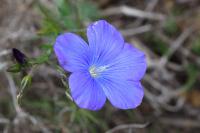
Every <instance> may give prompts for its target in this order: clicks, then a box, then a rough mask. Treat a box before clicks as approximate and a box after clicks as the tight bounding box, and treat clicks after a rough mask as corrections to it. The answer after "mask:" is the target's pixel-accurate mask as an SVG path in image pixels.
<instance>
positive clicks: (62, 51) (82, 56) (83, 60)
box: [54, 33, 89, 72]
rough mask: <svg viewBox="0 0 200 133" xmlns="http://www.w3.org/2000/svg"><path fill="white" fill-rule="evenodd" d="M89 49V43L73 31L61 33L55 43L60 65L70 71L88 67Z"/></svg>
mask: <svg viewBox="0 0 200 133" xmlns="http://www.w3.org/2000/svg"><path fill="white" fill-rule="evenodd" d="M88 49H89V47H88V45H87V43H86V42H85V41H84V40H83V39H81V38H80V37H79V36H77V35H75V34H73V33H65V34H62V35H59V36H58V37H57V39H56V42H55V44H54V51H55V53H56V56H57V58H58V61H59V63H60V65H61V66H62V67H63V68H64V69H65V70H67V71H70V72H74V71H78V70H83V69H87V67H88V64H89V63H88V58H89V56H88Z"/></svg>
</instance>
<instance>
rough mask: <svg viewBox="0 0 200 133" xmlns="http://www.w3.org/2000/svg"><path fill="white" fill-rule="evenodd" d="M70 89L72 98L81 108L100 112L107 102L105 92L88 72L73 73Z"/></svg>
mask: <svg viewBox="0 0 200 133" xmlns="http://www.w3.org/2000/svg"><path fill="white" fill-rule="evenodd" d="M69 87H70V90H71V94H72V98H73V99H74V101H75V103H76V104H77V105H78V106H79V107H80V108H85V109H89V110H99V109H101V108H102V106H103V105H104V103H105V101H106V96H105V94H104V92H103V90H102V89H101V88H100V86H99V85H98V84H97V82H96V81H95V80H94V79H93V78H91V76H90V75H89V73H88V72H75V73H72V74H71V76H70V78H69Z"/></svg>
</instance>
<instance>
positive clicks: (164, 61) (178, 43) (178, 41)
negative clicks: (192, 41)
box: [159, 27, 194, 68]
mask: <svg viewBox="0 0 200 133" xmlns="http://www.w3.org/2000/svg"><path fill="white" fill-rule="evenodd" d="M193 31H194V30H193V28H191V27H190V28H188V29H186V30H184V31H183V33H182V34H181V35H180V36H179V37H178V38H177V39H176V40H175V41H174V42H173V43H172V44H171V47H170V48H169V50H168V53H167V54H165V55H164V56H163V57H161V59H160V62H159V65H160V68H163V67H164V66H165V65H166V64H167V61H168V59H169V58H170V57H171V56H172V54H173V53H174V52H175V51H176V50H177V49H178V48H180V47H181V46H182V45H183V42H184V41H185V40H186V39H187V38H188V37H189V35H191V33H192V32H193Z"/></svg>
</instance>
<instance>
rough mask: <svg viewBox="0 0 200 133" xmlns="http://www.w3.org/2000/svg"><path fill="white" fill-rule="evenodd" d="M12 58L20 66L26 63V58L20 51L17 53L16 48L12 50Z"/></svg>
mask: <svg viewBox="0 0 200 133" xmlns="http://www.w3.org/2000/svg"><path fill="white" fill-rule="evenodd" d="M12 53H13V57H14V58H15V59H16V61H17V62H18V63H20V64H25V63H26V56H25V54H23V53H22V52H21V51H19V50H18V49H16V48H13V49H12Z"/></svg>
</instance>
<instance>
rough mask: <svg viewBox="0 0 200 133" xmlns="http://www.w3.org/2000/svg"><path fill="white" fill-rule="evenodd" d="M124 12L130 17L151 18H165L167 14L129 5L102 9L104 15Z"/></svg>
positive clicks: (160, 19)
mask: <svg viewBox="0 0 200 133" xmlns="http://www.w3.org/2000/svg"><path fill="white" fill-rule="evenodd" d="M118 14H124V15H126V16H129V17H138V18H146V19H151V20H159V21H162V20H165V15H163V14H160V13H153V12H146V11H142V10H139V9H136V8H133V7H129V6H119V7H112V8H108V9H106V10H104V11H102V15H103V16H111V15H118Z"/></svg>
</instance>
